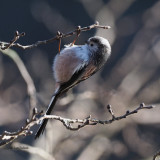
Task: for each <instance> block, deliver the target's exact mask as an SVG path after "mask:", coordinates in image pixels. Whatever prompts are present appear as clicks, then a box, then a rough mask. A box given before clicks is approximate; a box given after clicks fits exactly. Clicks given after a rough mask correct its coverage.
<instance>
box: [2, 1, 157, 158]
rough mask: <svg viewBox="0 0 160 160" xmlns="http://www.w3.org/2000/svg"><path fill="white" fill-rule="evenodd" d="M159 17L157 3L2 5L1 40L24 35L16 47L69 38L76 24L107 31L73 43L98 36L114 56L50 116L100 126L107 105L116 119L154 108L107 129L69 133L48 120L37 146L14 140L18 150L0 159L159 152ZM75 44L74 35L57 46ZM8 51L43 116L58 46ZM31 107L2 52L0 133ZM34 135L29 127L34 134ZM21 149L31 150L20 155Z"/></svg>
mask: <svg viewBox="0 0 160 160" xmlns="http://www.w3.org/2000/svg"><path fill="white" fill-rule="evenodd" d="M159 10H160V1H158V0H152V1H151V0H141V1H139V0H123V1H119V0H98V1H97V0H70V1H65V0H52V1H51V0H45V1H43V0H27V1H21V0H14V1H9V0H5V1H4V0H1V6H0V19H1V24H0V41H7V42H9V41H10V40H11V39H12V38H13V35H14V32H15V31H16V30H18V31H19V32H25V33H26V36H25V37H22V38H20V40H18V42H19V43H20V44H23V45H28V44H32V43H34V42H36V41H38V40H45V39H49V38H51V37H53V36H55V35H56V32H57V31H58V30H59V31H61V32H63V33H67V32H69V31H72V30H74V28H75V27H76V26H78V25H81V26H88V25H90V24H93V23H95V21H99V23H100V24H101V25H110V26H111V27H112V28H111V29H110V30H103V29H93V30H90V31H87V32H83V33H81V36H80V37H79V39H78V40H77V41H76V44H83V43H84V42H85V40H86V39H88V38H89V37H91V36H94V35H98V36H103V37H104V38H107V39H108V40H109V42H110V44H111V46H112V55H111V57H110V59H109V60H108V63H107V64H106V65H105V67H104V68H103V69H102V70H101V71H100V72H98V73H97V74H96V75H94V76H93V77H91V78H90V79H88V80H87V81H85V82H83V83H81V84H79V85H78V86H77V87H75V88H74V89H73V90H72V91H70V92H68V93H67V94H66V95H64V97H62V98H61V99H60V100H59V101H58V103H57V105H56V107H55V110H54V114H56V115H60V116H62V117H67V118H79V119H83V118H85V117H87V116H88V115H92V117H94V118H97V119H101V120H105V119H109V118H111V117H110V115H109V113H108V112H107V109H106V106H107V104H111V105H112V107H113V110H114V113H115V115H117V116H119V115H122V114H124V113H125V111H126V110H132V109H135V108H136V107H137V106H138V105H139V104H140V103H142V102H144V103H145V104H146V105H150V104H153V105H155V106H156V108H154V109H152V110H142V111H140V112H139V113H138V114H135V115H132V116H130V117H128V118H127V119H124V120H121V121H117V122H114V123H112V124H110V125H97V126H87V127H85V128H82V129H81V130H79V131H75V132H73V131H70V130H67V129H66V128H65V127H64V126H63V125H62V124H61V123H60V122H58V121H54V120H50V123H49V124H48V125H47V129H46V132H45V134H43V136H41V137H40V138H39V139H37V140H34V136H33V135H31V136H28V137H24V138H19V139H18V140H17V142H19V143H20V144H18V145H19V149H11V147H10V145H8V146H6V147H5V148H3V149H0V155H1V156H0V159H10V158H11V157H12V159H13V160H14V159H16V160H21V159H24V160H33V159H34V160H35V159H38V160H39V159H42V160H43V159H56V160H90V159H92V160H149V159H152V157H153V155H154V154H155V152H156V151H157V150H158V149H160V135H159V133H160V126H159V123H160V116H159V113H160V108H159V107H160V105H159V103H160V98H159V97H160V34H159V33H160V11H159ZM73 39H74V36H72V37H70V38H65V39H63V40H62V47H63V45H64V44H68V43H71V42H72V41H73ZM12 49H13V50H15V51H16V52H17V53H18V55H19V56H20V58H21V60H22V61H23V63H24V65H25V67H26V69H27V70H28V73H29V74H30V76H31V78H32V80H33V83H34V85H35V89H36V95H37V105H36V106H37V107H38V109H43V110H45V109H46V107H47V105H48V104H49V101H50V98H51V96H52V94H53V92H54V87H55V86H54V85H55V83H54V79H53V74H52V62H53V58H54V57H55V55H56V53H57V52H58V42H56V41H55V42H53V43H50V44H46V45H41V46H38V47H37V48H33V49H28V50H22V49H18V48H15V47H14V48H12ZM29 101H30V99H29V96H28V91H27V85H26V82H25V81H24V78H23V77H22V75H21V73H20V71H19V69H18V68H17V65H16V64H15V63H14V62H13V60H12V59H10V57H8V56H6V55H4V54H2V53H1V52H0V133H1V134H2V132H3V131H4V130H7V131H16V130H18V129H19V128H20V127H21V126H23V125H24V123H25V120H26V118H27V117H28V116H29V113H30V103H29ZM36 130H37V127H34V128H33V131H34V133H35V132H36ZM24 144H27V145H29V146H32V147H33V148H31V149H29V146H27V147H28V148H27V149H23V147H24V146H25V145H24ZM12 145H13V146H14V144H12ZM15 145H16V144H15ZM20 148H21V149H22V150H20ZM36 149H37V150H36ZM34 151H35V152H34ZM32 152H33V153H32ZM40 154H41V155H40Z"/></svg>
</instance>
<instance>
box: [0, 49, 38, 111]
mask: <svg viewBox="0 0 160 160" xmlns="http://www.w3.org/2000/svg"><path fill="white" fill-rule="evenodd" d="M0 51H1V52H2V53H3V54H5V55H7V56H9V57H10V58H11V59H12V60H13V61H14V62H15V64H16V65H17V67H18V69H19V71H20V73H21V75H22V77H23V79H24V81H25V82H26V84H27V91H28V95H29V97H30V112H32V109H33V108H35V107H36V106H37V98H36V88H35V85H34V82H33V80H32V78H31V76H30V74H29V73H28V71H27V68H26V67H25V65H24V63H23V61H22V60H21V58H20V57H19V55H18V54H17V52H15V51H14V50H11V49H7V50H0ZM30 114H32V113H30Z"/></svg>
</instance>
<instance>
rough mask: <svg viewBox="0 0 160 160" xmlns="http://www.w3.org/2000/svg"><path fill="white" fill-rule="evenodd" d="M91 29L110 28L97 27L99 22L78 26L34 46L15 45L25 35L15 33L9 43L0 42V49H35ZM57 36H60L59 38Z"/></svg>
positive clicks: (107, 27) (106, 27)
mask: <svg viewBox="0 0 160 160" xmlns="http://www.w3.org/2000/svg"><path fill="white" fill-rule="evenodd" d="M93 28H102V29H109V28H111V27H110V26H103V25H99V22H96V23H95V24H92V25H90V26H87V27H82V28H81V27H80V26H78V27H77V28H76V29H75V30H73V31H71V32H68V33H66V34H63V33H61V32H59V31H58V32H59V33H60V34H57V35H56V36H55V37H53V38H50V39H48V40H43V41H37V42H35V43H34V44H31V45H21V44H19V43H15V42H16V41H17V40H18V39H19V38H20V37H22V36H24V35H25V33H24V32H23V33H19V32H18V31H16V33H15V36H14V38H13V40H12V41H10V42H9V43H8V42H0V48H1V49H2V50H5V49H7V48H10V47H18V48H21V49H31V48H34V47H37V46H39V45H42V44H47V43H51V42H53V41H55V40H59V39H62V38H67V37H70V36H72V35H74V34H77V37H78V36H79V34H80V33H81V32H85V31H88V30H91V29H93ZM58 32H57V33H58ZM59 35H61V36H59ZM76 39H77V38H76ZM76 39H75V41H76ZM74 43H75V42H74Z"/></svg>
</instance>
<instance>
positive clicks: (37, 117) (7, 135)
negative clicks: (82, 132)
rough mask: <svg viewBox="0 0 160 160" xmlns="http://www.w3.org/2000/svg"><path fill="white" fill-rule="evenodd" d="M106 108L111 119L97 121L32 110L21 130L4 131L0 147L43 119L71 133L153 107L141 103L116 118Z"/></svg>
mask: <svg viewBox="0 0 160 160" xmlns="http://www.w3.org/2000/svg"><path fill="white" fill-rule="evenodd" d="M107 108H108V112H109V113H110V114H111V116H112V118H111V119H109V120H98V119H95V118H91V116H88V117H87V118H85V119H69V118H64V117H60V116H57V115H45V114H43V112H42V111H41V112H38V111H37V109H36V108H34V109H33V114H32V117H31V119H27V120H26V124H25V125H24V127H21V129H20V130H18V131H17V132H7V131H4V133H3V134H2V135H0V146H3V145H6V144H8V143H11V142H12V141H13V140H15V139H17V138H18V137H20V136H27V135H31V134H32V133H33V132H32V131H30V128H31V127H33V126H34V125H37V124H40V123H41V122H42V120H44V119H54V120H58V121H60V122H62V123H63V125H64V126H65V127H66V128H67V129H69V130H72V131H76V130H79V129H80V128H83V127H85V126H89V125H97V124H103V125H104V124H111V123H113V122H114V121H119V120H121V119H124V118H126V117H128V116H130V115H132V114H136V113H138V111H139V110H142V109H152V108H153V106H145V104H144V103H142V104H140V105H139V107H137V108H136V109H135V110H133V111H126V113H125V114H124V115H121V116H117V117H116V116H115V115H114V113H113V110H112V108H111V105H108V106H107ZM72 124H75V125H76V126H75V127H73V126H72Z"/></svg>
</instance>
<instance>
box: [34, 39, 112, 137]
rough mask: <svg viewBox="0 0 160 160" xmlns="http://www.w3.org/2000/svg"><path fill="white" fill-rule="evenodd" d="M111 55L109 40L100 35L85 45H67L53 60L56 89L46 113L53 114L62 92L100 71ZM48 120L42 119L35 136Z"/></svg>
mask: <svg viewBox="0 0 160 160" xmlns="http://www.w3.org/2000/svg"><path fill="white" fill-rule="evenodd" d="M110 55H111V46H110V43H109V41H108V40H107V39H106V38H103V37H100V36H93V37H90V38H89V39H88V40H87V41H86V42H85V44H83V45H74V44H72V45H71V44H70V45H66V46H65V47H64V48H63V49H62V50H61V51H60V53H58V54H57V55H56V56H55V58H54V61H53V67H52V69H53V74H54V78H55V82H56V89H55V92H54V94H53V96H52V98H51V101H50V103H49V105H48V109H47V111H46V113H45V114H46V115H50V114H51V112H52V110H53V108H54V106H55V104H56V101H57V100H58V98H59V97H60V96H61V95H62V94H64V93H66V92H67V91H68V90H69V89H71V88H73V87H74V86H76V85H77V84H79V83H80V82H82V81H84V80H86V79H88V78H89V77H91V76H92V75H93V74H95V73H96V72H97V71H99V70H100V69H101V68H102V66H103V65H104V64H105V63H106V62H107V60H108V58H109V57H110ZM47 122H48V119H44V120H43V121H42V123H41V126H40V128H39V129H38V131H37V133H36V135H35V138H38V137H39V136H40V135H41V134H42V133H43V132H44V130H45V127H46V125H47Z"/></svg>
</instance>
